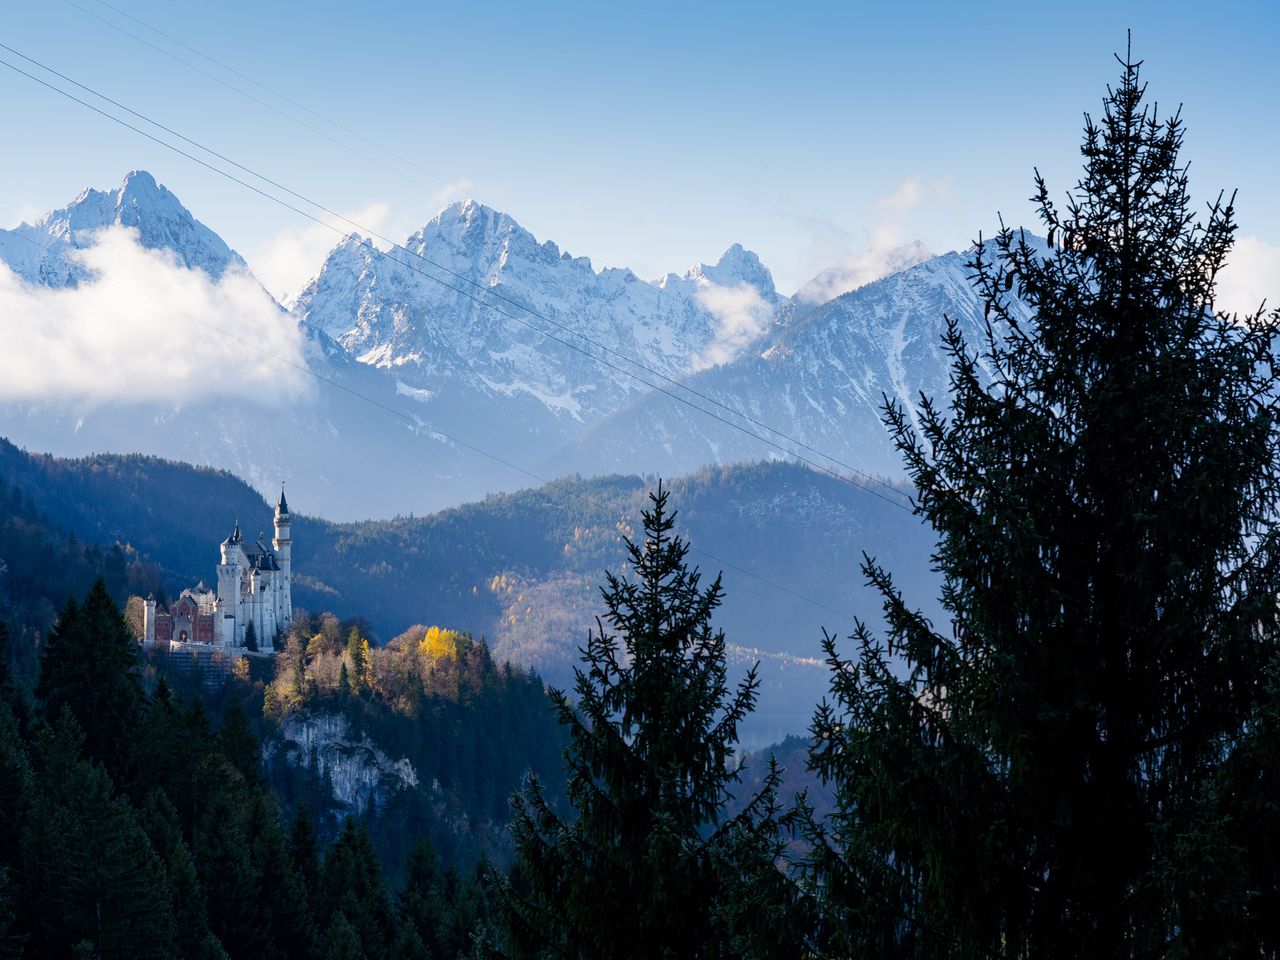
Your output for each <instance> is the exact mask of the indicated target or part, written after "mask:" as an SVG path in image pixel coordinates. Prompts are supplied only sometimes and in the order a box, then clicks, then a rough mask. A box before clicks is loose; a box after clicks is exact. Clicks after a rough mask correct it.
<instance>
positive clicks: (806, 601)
mask: <svg viewBox="0 0 1280 960" xmlns="http://www.w3.org/2000/svg"><path fill="white" fill-rule="evenodd" d="M0 480H4V481H5V482H8V483H9V484H10V485H11V486H12V485H17V486H18V487H20V488H21V489H22V490H24V491H29V493H28V494H26V495H28V496H30V497H31V498H32V499H33V501H34V503H36V504H37V505H38V506H39V508H40V509H41V510H44V511H45V512H47V513H49V514H53V515H57V516H59V517H60V518H63V520H64V522H66V523H67V524H68V525H69V526H70V527H71V528H72V529H75V530H77V531H83V532H82V533H81V534H80V535H81V536H84V537H86V538H89V537H92V538H93V539H95V540H97V541H99V542H104V543H111V542H114V541H116V540H120V541H122V542H124V543H127V544H129V545H131V546H132V547H133V548H135V549H136V550H138V551H139V552H140V553H142V554H143V555H145V556H146V557H148V558H151V559H153V560H154V561H156V562H157V563H159V564H160V565H161V566H162V567H163V568H165V569H167V570H170V571H173V574H172V575H171V576H170V577H169V578H168V580H167V581H166V583H165V587H166V589H167V590H168V591H169V592H170V593H171V594H172V593H173V592H175V591H176V590H178V589H181V587H183V586H187V585H190V584H192V583H195V582H196V581H197V580H200V579H204V580H206V581H208V580H210V579H211V578H212V574H213V567H214V564H215V563H216V562H217V544H218V543H219V542H220V541H221V540H222V539H223V537H225V536H226V534H227V532H228V530H229V529H230V527H231V525H232V524H233V523H234V522H235V521H236V520H237V519H239V521H240V523H241V526H242V527H243V528H244V530H245V531H246V533H247V534H248V535H250V536H253V535H254V534H255V533H256V532H257V531H259V530H263V531H269V530H270V529H271V523H270V510H269V508H268V506H267V504H266V503H264V502H263V501H262V499H261V498H260V497H259V496H258V495H257V494H256V493H255V492H254V491H253V490H252V489H251V488H250V487H249V486H248V485H247V484H245V483H243V482H241V481H240V480H238V479H236V478H235V477H232V476H230V475H229V474H226V473H224V472H219V471H213V470H209V469H206V468H196V467H191V466H187V465H185V464H178V463H173V462H170V461H164V460H159V459H156V458H151V457H139V456H94V457H87V458H83V459H78V460H68V459H61V458H52V457H45V456H30V455H28V454H26V453H24V452H23V451H20V450H18V449H17V448H15V447H13V446H12V445H10V444H7V443H6V444H0ZM651 482H652V478H649V479H644V478H640V477H605V478H595V479H583V478H569V479H567V480H565V481H562V482H559V483H556V484H552V485H549V486H546V487H541V488H536V489H531V490H524V491H520V492H519V493H513V494H503V495H498V496H492V497H488V498H485V499H483V500H480V501H478V502H476V503H472V504H467V505H464V506H461V507H457V508H453V509H449V510H444V511H441V512H440V513H436V514H432V515H431V516H428V517H400V518H396V519H393V520H382V521H370V522H365V523H353V524H331V523H327V522H325V521H323V520H318V519H314V518H308V517H306V516H305V512H306V505H305V504H303V503H297V502H294V503H293V504H292V505H293V507H294V509H295V511H301V514H297V513H296V514H295V519H294V527H293V536H294V553H293V555H294V570H295V573H296V577H295V587H294V600H295V604H296V605H297V606H300V607H304V608H307V609H311V610H316V611H323V610H331V611H333V612H334V613H335V614H337V615H338V616H339V617H352V616H360V617H364V618H366V619H367V621H368V626H369V628H370V630H371V632H372V635H373V636H374V639H375V643H377V642H383V643H385V642H386V641H387V640H389V639H390V638H391V637H393V636H395V635H397V634H399V633H400V632H402V631H404V630H406V629H407V628H408V627H410V626H411V625H413V624H414V623H418V622H421V621H423V620H424V619H426V620H427V621H428V622H431V623H437V624H440V625H442V626H447V627H452V628H455V629H462V630H468V631H470V632H471V633H472V634H473V635H475V636H476V637H477V638H479V637H483V638H484V639H485V640H486V641H487V642H488V645H489V647H490V649H491V650H492V651H493V655H494V656H495V658H497V659H498V660H499V661H500V662H501V661H503V660H511V661H513V662H514V663H517V664H519V665H522V666H527V667H534V668H536V669H537V670H538V671H539V672H540V673H541V674H542V675H543V676H544V677H546V678H547V679H548V680H550V681H552V682H554V683H557V684H561V685H563V684H566V683H567V682H568V681H569V679H570V676H569V672H570V666H571V664H572V663H573V661H574V659H575V657H576V651H577V648H578V647H579V645H580V644H581V643H582V641H583V638H584V637H585V635H586V631H587V630H588V629H589V627H590V626H591V625H592V623H593V622H594V617H595V615H596V613H597V612H598V593H597V586H598V584H599V583H600V580H601V576H602V574H603V572H604V571H605V570H606V569H618V568H619V566H620V565H621V562H622V560H623V551H622V541H621V538H622V536H623V535H624V534H626V533H627V532H629V531H633V530H634V529H635V525H636V523H637V522H638V517H639V511H640V509H641V507H642V506H643V503H644V498H645V492H646V490H647V489H649V487H650V486H651ZM859 483H860V484H866V482H865V481H859ZM867 485H868V486H870V487H871V488H872V490H874V493H873V492H868V490H867V489H864V488H863V486H857V485H853V484H850V483H846V482H843V481H841V480H838V479H836V478H834V477H831V476H827V475H823V474H818V473H815V472H813V471H811V470H808V469H806V468H804V467H801V466H797V465H793V464H785V463H759V464H748V465H740V466H735V467H725V468H715V469H709V470H704V471H702V472H700V473H698V474H696V475H694V476H691V477H687V478H682V479H677V480H676V481H674V482H673V483H672V484H671V489H672V494H673V500H674V502H675V503H677V504H678V506H679V516H678V519H677V523H678V526H679V529H680V530H681V532H682V533H683V534H685V535H687V536H688V537H689V538H690V540H691V542H692V543H693V545H694V550H695V552H694V554H693V556H692V559H693V561H694V562H695V563H696V564H698V565H699V566H700V567H702V568H703V569H704V570H705V571H707V572H709V573H711V574H714V573H716V572H719V571H721V570H723V572H724V583H725V587H726V593H727V598H726V601H725V605H724V607H723V608H722V609H721V610H720V611H719V612H718V614H717V622H718V624H719V625H720V626H722V627H724V629H725V631H726V634H727V638H728V643H729V647H730V651H729V652H730V661H731V663H732V664H733V665H734V667H735V669H737V670H741V669H743V668H745V666H746V665H749V664H750V663H752V662H755V661H756V660H761V661H762V680H763V683H764V691H763V694H762V700H761V705H760V709H759V710H758V711H757V713H756V714H755V715H753V717H752V718H751V720H750V722H749V724H748V726H747V731H746V735H745V736H746V739H747V741H748V742H749V743H751V744H752V745H755V746H760V745H763V744H765V743H768V742H772V741H774V740H778V739H781V738H782V737H783V736H785V735H787V734H789V733H798V732H802V731H803V730H804V729H805V728H806V726H807V724H808V721H809V712H810V710H811V708H812V706H813V704H814V703H815V702H816V701H817V699H818V698H819V697H820V696H821V693H822V691H823V690H824V688H825V682H826V680H825V675H824V669H823V667H822V664H821V663H820V657H821V649H820V646H819V643H820V640H821V633H822V629H823V628H824V627H825V628H827V629H830V630H832V631H835V632H837V633H845V632H848V630H849V629H850V626H851V622H852V617H853V616H854V615H857V616H860V617H862V618H864V619H867V620H869V621H872V622H875V621H877V620H878V619H879V611H880V601H879V599H878V598H877V596H876V595H875V594H874V593H873V592H871V591H870V590H868V589H866V588H865V587H864V586H863V585H862V583H861V576H860V575H859V574H858V572H857V571H858V564H859V562H860V560H861V557H862V554H863V552H867V553H870V554H873V555H875V556H877V557H879V558H880V559H881V560H882V561H883V562H884V563H886V564H887V565H888V566H889V567H891V568H892V569H893V570H894V571H895V573H896V574H897V576H898V577H899V580H900V582H901V584H902V586H903V587H904V588H905V589H908V590H910V591H911V592H912V593H914V594H915V595H917V596H922V597H932V596H935V595H936V589H935V582H934V580H933V578H932V575H931V574H930V573H929V570H928V564H929V561H928V558H929V554H930V551H931V548H932V539H931V537H930V536H929V534H928V531H927V530H925V529H924V528H923V527H922V526H921V525H920V524H919V523H918V522H917V521H916V520H915V519H914V518H913V517H912V516H911V515H910V513H909V512H908V511H907V510H905V509H902V508H901V507H900V506H898V505H897V504H899V503H902V504H905V500H904V499H903V497H902V496H900V495H899V494H898V493H895V492H894V490H893V489H891V488H887V487H882V486H880V485H874V484H867ZM699 551H704V552H699ZM753 575H754V576H753ZM765 581H769V582H765Z"/></svg>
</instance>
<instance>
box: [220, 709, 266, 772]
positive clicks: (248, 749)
mask: <svg viewBox="0 0 1280 960" xmlns="http://www.w3.org/2000/svg"><path fill="white" fill-rule="evenodd" d="M218 746H219V747H220V748H221V750H222V753H223V755H224V756H226V758H227V760H228V761H230V763H231V765H232V766H233V767H234V768H235V769H236V770H237V771H238V772H239V773H240V775H241V776H243V777H244V779H245V782H246V783H248V784H250V785H255V786H256V785H257V784H258V783H260V782H261V780H262V746H261V744H260V743H259V742H258V736H257V734H255V733H254V732H253V729H252V728H251V727H250V726H249V717H248V716H247V715H246V714H245V712H244V707H242V706H241V705H240V701H239V700H235V699H233V700H231V702H230V703H228V704H227V709H226V712H225V713H224V714H223V716H222V729H221V730H219V731H218Z"/></svg>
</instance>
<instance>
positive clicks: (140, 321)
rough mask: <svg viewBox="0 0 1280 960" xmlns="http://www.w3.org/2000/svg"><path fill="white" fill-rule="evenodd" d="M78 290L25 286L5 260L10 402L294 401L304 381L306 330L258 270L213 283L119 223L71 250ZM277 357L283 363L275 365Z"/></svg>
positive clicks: (1, 343)
mask: <svg viewBox="0 0 1280 960" xmlns="http://www.w3.org/2000/svg"><path fill="white" fill-rule="evenodd" d="M67 256H68V257H71V258H73V259H75V260H76V261H77V262H78V263H80V264H81V265H83V266H84V267H85V268H86V269H88V270H89V271H90V272H91V273H92V274H93V279H91V280H88V281H86V282H84V283H81V284H80V285H79V286H76V287H44V286H39V285H33V284H28V283H24V282H23V281H22V280H21V279H19V278H18V277H17V276H15V275H14V274H13V272H12V271H10V270H9V268H8V267H7V266H5V265H4V264H3V263H0V400H5V401H23V400H29V401H64V402H67V403H74V404H78V405H82V406H83V405H90V406H93V405H100V404H105V403H122V402H126V403H127V402H151V401H174V402H177V403H183V402H190V401H193V400H196V399H201V398H204V397H208V396H213V395H239V396H245V395H249V396H253V397H254V398H255V399H258V400H260V401H261V402H264V403H266V404H275V403H284V402H287V401H289V400H293V399H296V398H297V397H299V396H300V395H302V394H303V393H304V392H306V391H307V390H308V389H310V384H309V383H308V382H307V378H306V375H305V374H304V373H303V372H302V371H300V370H298V369H295V368H293V367H290V366H288V365H287V364H286V363H281V362H280V360H284V361H287V362H288V363H295V364H300V365H301V364H304V362H305V361H304V352H303V351H304V340H303V336H302V334H301V332H300V331H299V330H298V326H297V322H296V321H295V320H294V319H293V318H292V317H290V316H289V315H287V314H285V313H283V312H281V310H280V308H279V307H278V306H277V305H276V304H275V302H274V301H273V300H272V299H271V297H270V296H269V295H268V294H267V292H266V291H265V290H263V289H262V287H261V286H260V285H259V284H258V282H257V281H256V280H255V279H254V278H253V277H252V276H250V275H249V274H247V273H243V272H238V271H234V270H231V271H228V272H227V273H226V274H224V275H223V277H222V278H221V279H220V280H218V281H214V280H212V279H211V278H210V277H209V276H208V274H206V273H204V272H203V271H201V270H189V269H187V268H185V267H183V266H181V265H180V264H179V263H178V262H177V261H176V260H175V259H174V258H173V256H172V255H171V254H169V253H168V252H167V251H158V250H147V249H145V248H144V247H142V246H141V244H140V243H139V240H138V234H137V231H136V230H133V229H131V228H125V227H109V228H107V229H105V230H102V231H99V232H98V233H97V234H96V235H95V236H94V241H93V243H92V245H91V246H88V247H86V248H84V249H81V250H75V251H71V252H69V253H68V254H67ZM268 354H272V355H274V356H275V357H278V358H280V359H279V360H277V359H273V358H272V356H268Z"/></svg>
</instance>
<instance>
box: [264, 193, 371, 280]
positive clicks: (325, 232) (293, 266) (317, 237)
mask: <svg viewBox="0 0 1280 960" xmlns="http://www.w3.org/2000/svg"><path fill="white" fill-rule="evenodd" d="M339 213H341V214H342V217H346V218H347V219H345V220H344V219H342V217H331V216H328V215H327V214H322V215H321V216H320V219H322V220H323V221H324V223H323V224H320V223H312V224H311V225H310V226H306V227H301V228H297V229H293V228H290V229H287V230H282V231H280V232H279V233H277V234H276V235H275V236H274V237H272V238H271V239H270V240H268V241H267V242H266V243H263V244H261V245H260V246H259V247H258V248H257V249H256V250H254V251H253V253H252V254H251V255H249V256H248V257H246V259H247V260H248V261H249V264H250V266H251V267H252V268H253V272H254V275H255V276H257V277H258V279H259V280H261V281H262V285H263V286H264V287H266V288H267V289H268V290H270V291H271V293H272V295H273V296H275V297H276V299H278V300H279V301H280V302H281V303H288V301H289V300H290V299H291V298H292V297H295V296H297V295H298V294H299V293H301V292H302V288H303V287H305V286H306V285H307V283H308V282H309V281H310V280H311V279H312V278H314V277H315V275H316V274H317V273H319V272H320V267H321V266H322V265H323V264H324V260H325V257H327V256H328V255H329V251H331V250H332V249H333V248H334V247H336V246H337V245H338V244H339V243H340V242H341V241H342V238H343V237H344V236H346V235H347V234H350V233H360V234H364V235H367V234H369V233H373V232H376V233H382V234H387V235H388V236H392V237H394V234H390V233H388V229H389V228H388V222H389V221H390V219H391V205H390V204H388V203H382V202H374V203H367V204H365V205H364V206H363V207H361V208H359V209H358V210H348V211H339ZM349 221H350V222H349ZM352 223H358V224H360V226H361V227H362V228H363V229H357V228H356V227H354V226H352ZM326 224H327V226H326Z"/></svg>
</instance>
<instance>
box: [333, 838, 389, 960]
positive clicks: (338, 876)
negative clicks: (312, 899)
mask: <svg viewBox="0 0 1280 960" xmlns="http://www.w3.org/2000/svg"><path fill="white" fill-rule="evenodd" d="M316 916H317V918H318V919H319V920H320V921H321V922H322V923H323V922H325V921H329V922H330V930H329V931H328V933H329V934H331V933H332V925H333V923H334V922H336V920H337V918H339V917H341V918H343V919H344V921H345V922H346V923H348V924H350V926H351V927H352V929H353V930H354V931H355V933H356V937H357V940H358V942H359V944H360V948H361V950H362V951H363V953H364V956H366V957H367V958H368V960H382V958H383V957H385V956H387V948H388V947H389V946H390V944H391V943H392V941H393V940H394V936H395V921H394V918H393V916H392V913H391V900H390V898H389V897H388V896H387V888H386V885H385V884H384V883H383V880H382V868H381V866H380V865H379V863H378V857H377V854H375V853H374V850H373V845H372V844H371V843H370V842H369V833H368V831H367V829H366V828H365V826H364V823H363V822H362V821H359V820H356V819H354V818H352V817H348V818H347V821H346V823H345V825H344V826H343V830H342V834H341V836H339V837H338V839H337V841H336V842H335V843H334V845H333V846H332V847H330V848H329V852H328V854H327V855H326V856H325V859H324V871H323V874H322V875H321V879H320V895H319V897H318V898H317V901H316ZM326 939H328V937H327V936H326Z"/></svg>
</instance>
